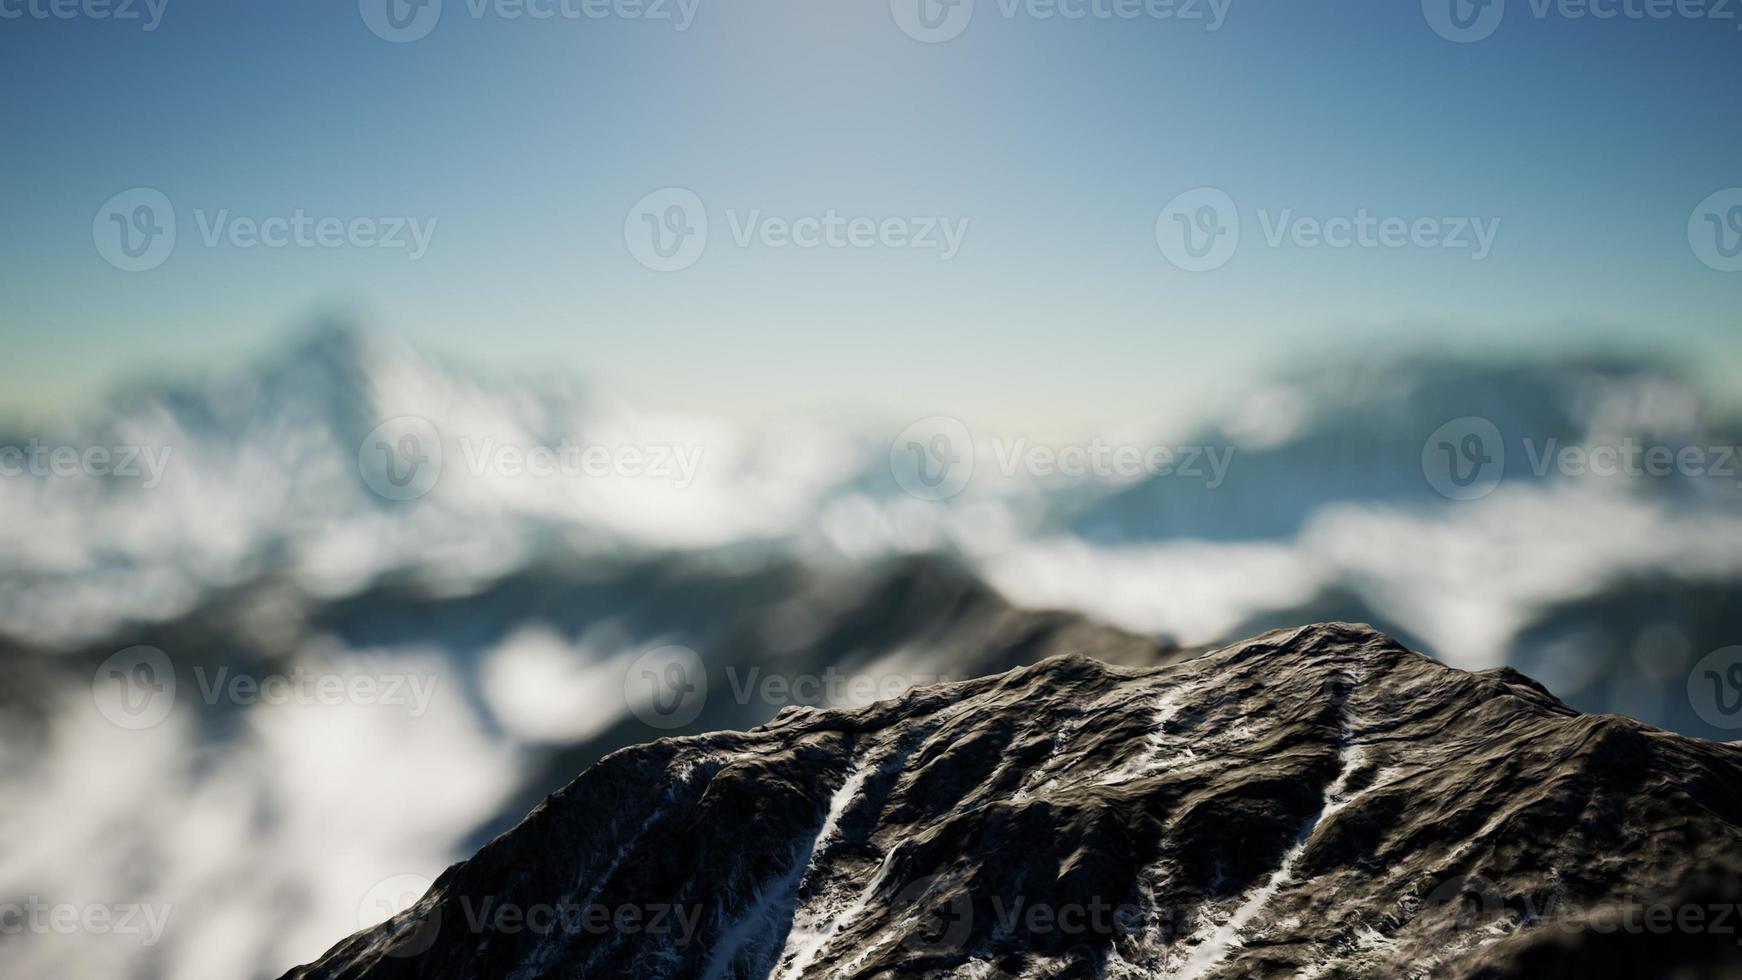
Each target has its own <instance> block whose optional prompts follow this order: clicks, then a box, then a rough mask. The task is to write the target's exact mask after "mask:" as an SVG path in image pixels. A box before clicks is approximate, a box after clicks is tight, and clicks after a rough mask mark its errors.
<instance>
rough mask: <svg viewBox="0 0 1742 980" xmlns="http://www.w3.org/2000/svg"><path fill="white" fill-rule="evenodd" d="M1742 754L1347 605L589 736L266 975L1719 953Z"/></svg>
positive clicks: (1460, 971) (1710, 961)
mask: <svg viewBox="0 0 1742 980" xmlns="http://www.w3.org/2000/svg"><path fill="white" fill-rule="evenodd" d="M1739 777H1742V747H1738V746H1735V745H1729V744H1721V743H1715V742H1707V741H1703V740H1699V739H1690V738H1686V737H1682V736H1677V735H1672V734H1669V733H1666V732H1662V731H1658V730H1655V729H1652V728H1649V727H1648V726H1645V725H1642V724H1640V723H1637V722H1633V721H1631V720H1628V719H1624V718H1619V717H1615V716H1592V715H1581V714H1579V713H1577V712H1575V711H1573V710H1572V709H1570V708H1568V707H1566V706H1565V705H1563V704H1561V703H1560V702H1559V701H1557V700H1556V699H1555V698H1554V697H1553V696H1552V695H1551V694H1550V693H1549V692H1548V691H1546V690H1544V689H1543V688H1542V687H1541V686H1540V685H1537V684H1536V683H1535V682H1533V681H1531V680H1529V679H1528V678H1526V677H1524V676H1523V675H1521V674H1518V673H1516V672H1515V671H1510V670H1499V671H1488V672H1483V673H1475V674H1472V673H1465V672H1462V671H1458V670H1454V669H1452V668H1449V667H1446V666H1443V665H1441V664H1439V663H1437V662H1435V661H1432V660H1430V659H1428V658H1426V657H1423V656H1421V655H1419V654H1415V653H1413V652H1410V651H1409V650H1407V649H1405V648H1403V647H1402V646H1400V645H1399V644H1397V643H1396V642H1395V641H1393V640H1391V639H1390V638H1389V637H1386V636H1385V635H1383V634H1380V633H1378V632H1376V631H1373V630H1371V629H1370V628H1366V627H1360V626H1352V625H1347V624H1326V625H1319V626H1310V627H1303V628H1300V629H1295V630H1285V631H1273V632H1271V633H1267V634H1264V635H1263V636H1260V637H1257V638H1255V639H1252V640H1248V641H1246V642H1243V643H1238V644H1235V645H1232V646H1229V647H1225V648H1223V649H1220V650H1216V651H1212V652H1210V653H1208V654H1205V655H1203V656H1201V657H1198V658H1196V659H1193V660H1189V661H1186V662H1184V663H1180V664H1175V665H1171V666H1166V667H1160V668H1154V669H1129V668H1116V667H1109V666H1107V665H1104V664H1101V663H1099V662H1096V661H1094V660H1090V659H1088V658H1086V657H1081V656H1063V657H1055V658H1052V659H1049V660H1046V661H1044V662H1042V663H1040V664H1037V665H1034V666H1030V667H1023V668H1018V669H1016V670H1012V671H1010V672H1008V673H1005V674H1001V675H996V676H992V677H986V678H981V679H978V680H973V681H967V682H963V683H955V684H942V685H935V686H932V687H927V688H921V689H917V690H915V691H913V692H911V693H909V694H908V695H907V696H905V697H903V698H899V699H895V700H891V701H885V702H878V703H876V704H873V705H870V706H868V707H865V708H861V709H858V710H851V711H824V710H817V709H803V708H797V709H789V710H788V711H785V712H783V713H782V714H781V715H780V716H779V717H777V718H776V719H775V720H774V721H773V722H771V723H770V724H768V725H766V726H763V727H761V728H758V729H755V730H752V731H749V732H741V733H740V732H722V733H717V734H710V735H704V736H694V737H688V738H679V739H668V740H664V741H659V742H654V743H650V744H647V745H641V746H637V747H633V748H630V749H626V750H623V751H620V752H617V753H615V754H613V755H611V756H609V757H608V758H606V759H604V760H603V761H601V762H600V763H599V764H598V765H596V766H594V767H592V768H591V769H589V770H588V771H587V772H586V773H584V774H583V775H582V776H581V777H580V778H579V779H577V780H576V781H575V782H574V783H572V784H571V785H570V786H569V787H567V788H565V789H564V790H562V791H560V792H558V793H556V794H554V795H553V796H551V797H550V798H549V799H548V800H546V801H545V802H544V803H543V804H542V805H540V806H539V807H538V808H537V809H536V810H534V811H533V812H532V813H531V815H529V816H528V817H527V819H526V820H525V821H524V822H523V823H522V824H521V825H520V826H518V827H517V828H515V829H514V830H512V831H510V832H509V833H507V834H504V835H503V836H501V837H499V838H497V839H496V840H494V841H492V842H491V843H490V844H489V845H487V846H486V847H484V848H483V849H482V850H481V851H480V852H479V853H478V854H477V855H476V856H474V857H473V858H472V859H470V860H468V861H465V862H463V863H461V864H459V865H456V866H455V867H453V868H451V869H450V870H449V871H448V872H446V873H445V874H443V875H442V876H441V878H440V879H439V880H438V881H437V882H436V883H435V886H434V887H433V888H432V889H431V890H430V891H429V893H428V894H426V895H425V896H424V897H423V898H422V899H420V900H419V901H417V902H416V903H415V904H414V905H413V906H412V907H411V908H410V909H408V910H407V911H406V912H404V913H403V914H401V915H399V916H397V917H395V918H394V919H392V920H391V921H390V922H388V923H385V924H383V925H382V926H380V927H378V928H375V929H372V930H368V931H365V932H362V933H359V934H358V935H356V936H353V937H351V938H350V939H347V940H345V941H344V942H342V943H340V944H339V945H338V946H336V947H334V949H333V950H332V951H331V952H329V953H328V954H327V956H326V957H325V958H323V959H322V960H321V961H320V962H318V963H316V964H313V965H311V966H307V967H304V968H301V969H298V970H295V971H292V972H291V973H290V974H289V975H288V980H315V978H323V980H337V978H356V977H371V978H401V977H404V978H410V977H417V978H482V977H517V978H531V977H541V976H559V975H560V976H565V977H628V976H633V977H642V978H652V977H673V978H691V977H697V978H707V980H725V978H746V977H754V978H758V980H777V978H778V980H785V978H825V977H827V978H837V977H839V978H847V977H854V978H873V977H1012V978H1015V977H1109V978H1123V977H1133V978H1134V977H1179V978H1205V977H1337V976H1363V977H1364V976H1374V977H1379V976H1384V977H1402V976H1409V977H1429V976H1433V977H1438V976H1448V977H1509V976H1518V977H1524V976H1535V977H1540V976H1572V975H1577V976H1628V977H1641V976H1662V977H1671V976H1677V977H1682V976H1685V977H1727V976H1734V975H1739V974H1738V971H1739V970H1742V966H1739V964H1742V949H1739V948H1738V946H1737V945H1736V936H1735V935H1734V929H1735V926H1736V925H1737V922H1736V921H1734V920H1733V914H1734V912H1735V909H1736V906H1735V902H1736V901H1737V900H1738V899H1739V898H1742V893H1738V890H1737V888H1736V883H1737V881H1738V877H1737V873H1738V871H1742V778H1739ZM1660 907H1661V908H1663V909H1665V910H1667V912H1668V914H1669V916H1670V918H1669V922H1670V925H1669V927H1668V928H1660V926H1661V925H1662V923H1661V922H1658V919H1660V918H1661V913H1659V912H1656V911H1653V910H1654V909H1657V908H1660ZM1696 908H1697V909H1698V910H1700V916H1699V919H1700V921H1699V923H1697V924H1696V923H1694V922H1693V918H1694V916H1693V913H1692V912H1690V911H1689V910H1691V909H1696ZM1724 908H1727V909H1729V910H1730V914H1727V915H1726V916H1725V919H1726V921H1722V922H1721V921H1719V919H1718V916H1719V911H1718V910H1720V909H1724ZM1634 920H1637V923H1636V924H1637V925H1638V927H1639V928H1638V929H1637V931H1635V930H1633V929H1630V928H1629V923H1631V922H1634ZM1654 923H1655V924H1654ZM1726 927H1727V928H1726Z"/></svg>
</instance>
